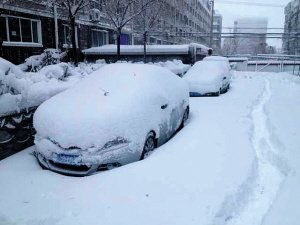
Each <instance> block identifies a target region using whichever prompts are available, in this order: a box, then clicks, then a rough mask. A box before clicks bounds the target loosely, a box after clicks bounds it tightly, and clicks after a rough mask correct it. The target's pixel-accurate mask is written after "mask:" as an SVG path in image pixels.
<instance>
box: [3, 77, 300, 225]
mask: <svg viewBox="0 0 300 225" xmlns="http://www.w3.org/2000/svg"><path fill="white" fill-rule="evenodd" d="M190 101H191V102H190V104H191V105H190V107H191V117H190V119H189V123H188V125H187V126H186V127H185V128H184V129H183V130H181V131H180V132H179V133H178V134H177V135H176V136H175V137H174V138H172V139H171V140H170V141H169V142H167V143H166V144H165V145H163V146H162V147H160V148H159V149H156V151H155V152H154V153H153V154H152V155H151V156H150V157H148V158H147V159H146V160H143V161H139V162H136V163H132V164H129V165H126V166H123V167H120V168H117V169H113V170H110V171H106V172H101V173H98V174H96V175H93V176H89V177H83V178H75V177H67V176H63V175H59V174H56V173H53V172H50V171H48V170H42V169H41V168H40V166H39V165H38V163H37V162H36V160H35V158H34V156H33V155H31V154H30V153H31V152H32V151H33V150H34V146H33V147H31V148H29V149H27V150H25V151H23V152H20V153H18V154H16V155H14V156H12V157H9V158H7V159H5V160H2V161H1V162H0V224H1V225H12V224H14V225H15V224H18V225H19V224H20V225H87V224H103V225H120V224H126V225H177V224H178V225H193V224H197V225H225V224H237V225H239V224H242V225H247V224H249V225H260V224H264V225H279V224H280V225H283V224H287V225H297V224H299V221H300V217H299V213H298V210H299V209H298V205H299V204H298V203H299V202H300V191H299V190H300V138H299V137H300V79H299V77H295V76H291V75H288V74H275V73H274V74H266V73H258V74H255V73H240V72H239V73H236V74H235V76H234V78H233V81H232V88H231V89H230V90H229V92H228V93H227V94H225V95H222V96H220V97H218V98H212V97H208V98H193V99H191V100H190Z"/></svg>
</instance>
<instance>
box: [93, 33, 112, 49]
mask: <svg viewBox="0 0 300 225" xmlns="http://www.w3.org/2000/svg"><path fill="white" fill-rule="evenodd" d="M107 43H108V32H107V31H103V30H92V47H98V46H102V45H106V44H107Z"/></svg>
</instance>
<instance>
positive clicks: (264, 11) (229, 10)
mask: <svg viewBox="0 0 300 225" xmlns="http://www.w3.org/2000/svg"><path fill="white" fill-rule="evenodd" d="M231 1H235V2H242V1H244V2H245V1H247V2H258V3H272V4H273V3H274V4H279V5H287V4H288V3H289V2H290V1H291V0H231ZM221 2H222V0H215V9H216V10H218V11H219V13H221V14H222V16H223V26H224V27H233V23H234V20H235V19H237V18H239V17H266V18H268V20H269V25H268V27H269V28H270V27H278V28H280V27H284V8H279V7H276V8H275V7H262V6H250V5H237V4H224V3H223V4H222V3H221ZM280 31H281V30H280ZM224 32H228V30H224ZM269 32H279V30H277V31H276V30H269ZM268 43H269V44H270V45H275V46H276V47H278V48H281V45H282V42H281V40H280V39H269V40H268Z"/></svg>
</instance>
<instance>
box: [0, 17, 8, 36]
mask: <svg viewBox="0 0 300 225" xmlns="http://www.w3.org/2000/svg"><path fill="white" fill-rule="evenodd" d="M0 30H1V32H0V40H1V41H7V32H6V19H5V17H0Z"/></svg>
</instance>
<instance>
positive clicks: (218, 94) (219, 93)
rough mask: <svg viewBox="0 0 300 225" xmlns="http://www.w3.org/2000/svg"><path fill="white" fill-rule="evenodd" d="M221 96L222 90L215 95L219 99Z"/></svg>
mask: <svg viewBox="0 0 300 225" xmlns="http://www.w3.org/2000/svg"><path fill="white" fill-rule="evenodd" d="M220 95H221V88H220V90H219V91H218V92H216V93H215V96H216V97H219V96H220Z"/></svg>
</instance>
